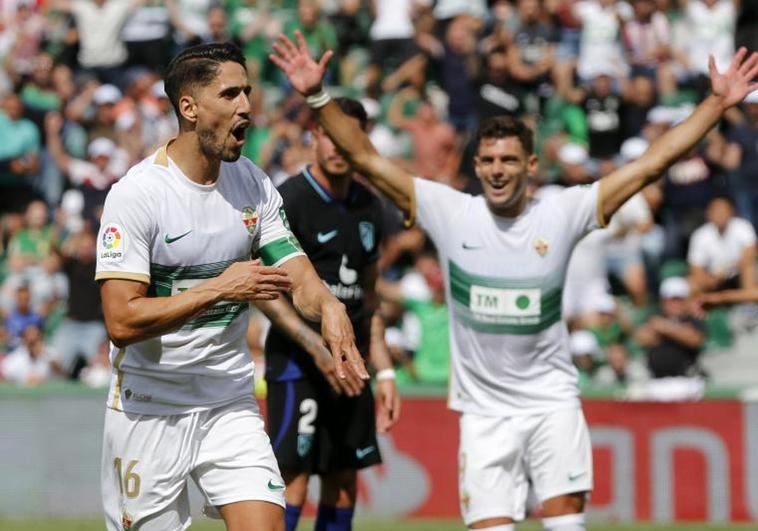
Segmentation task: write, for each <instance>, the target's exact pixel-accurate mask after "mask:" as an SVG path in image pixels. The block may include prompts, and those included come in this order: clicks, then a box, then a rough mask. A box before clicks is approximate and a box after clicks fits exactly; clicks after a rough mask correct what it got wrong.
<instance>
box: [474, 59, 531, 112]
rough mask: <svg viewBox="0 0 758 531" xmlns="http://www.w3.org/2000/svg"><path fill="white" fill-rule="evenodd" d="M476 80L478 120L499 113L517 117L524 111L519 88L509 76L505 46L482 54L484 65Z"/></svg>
mask: <svg viewBox="0 0 758 531" xmlns="http://www.w3.org/2000/svg"><path fill="white" fill-rule="evenodd" d="M478 81H479V98H478V103H477V112H478V115H479V120H483V119H484V118H487V117H489V116H496V115H499V114H509V115H511V116H516V117H518V116H521V114H522V113H523V112H524V110H523V106H522V103H521V89H520V88H519V87H518V86H517V85H516V83H515V81H514V80H513V78H512V76H511V71H510V67H509V61H508V52H507V49H506V47H505V46H503V45H500V46H496V47H494V48H493V49H491V50H490V51H489V52H488V53H487V54H486V55H485V56H484V66H483V69H482V72H481V77H480V78H479V80H478Z"/></svg>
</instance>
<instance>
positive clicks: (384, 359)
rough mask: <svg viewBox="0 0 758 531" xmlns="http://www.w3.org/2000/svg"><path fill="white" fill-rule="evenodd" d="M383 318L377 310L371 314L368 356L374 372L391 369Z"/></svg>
mask: <svg viewBox="0 0 758 531" xmlns="http://www.w3.org/2000/svg"><path fill="white" fill-rule="evenodd" d="M384 330H385V326H384V319H382V316H381V315H379V313H378V312H376V313H374V315H372V316H371V344H370V346H369V358H370V361H371V365H373V367H374V370H375V371H376V372H379V371H383V370H385V369H392V367H393V364H392V357H391V356H390V353H389V349H388V348H387V343H386V342H385V341H384Z"/></svg>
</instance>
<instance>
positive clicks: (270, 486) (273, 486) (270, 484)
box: [268, 479, 284, 490]
mask: <svg viewBox="0 0 758 531" xmlns="http://www.w3.org/2000/svg"><path fill="white" fill-rule="evenodd" d="M283 488H284V485H278V484H276V483H274V482H272V481H271V480H270V479H269V480H268V490H282V489H283Z"/></svg>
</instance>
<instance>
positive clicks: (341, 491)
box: [321, 469, 358, 507]
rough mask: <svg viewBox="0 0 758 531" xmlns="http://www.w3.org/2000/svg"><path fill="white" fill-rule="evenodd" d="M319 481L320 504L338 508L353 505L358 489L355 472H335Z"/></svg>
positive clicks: (348, 470)
mask: <svg viewBox="0 0 758 531" xmlns="http://www.w3.org/2000/svg"><path fill="white" fill-rule="evenodd" d="M321 479H322V481H321V503H325V504H327V505H333V506H338V507H347V506H353V505H355V496H356V491H357V488H358V486H357V485H358V480H357V473H356V471H355V470H351V469H346V470H337V471H334V472H331V473H329V474H327V475H325V476H323V477H322V478H321Z"/></svg>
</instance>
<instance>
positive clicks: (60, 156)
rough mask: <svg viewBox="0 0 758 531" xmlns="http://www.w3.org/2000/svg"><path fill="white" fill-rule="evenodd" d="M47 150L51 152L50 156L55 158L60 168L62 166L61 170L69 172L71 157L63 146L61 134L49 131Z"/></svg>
mask: <svg viewBox="0 0 758 531" xmlns="http://www.w3.org/2000/svg"><path fill="white" fill-rule="evenodd" d="M47 150H48V151H49V152H50V156H52V157H53V160H54V161H55V163H56V164H57V165H58V168H60V170H61V171H63V172H66V173H68V162H69V158H68V155H67V154H66V151H65V149H64V148H63V142H61V137H60V136H59V134H57V133H55V134H52V133H48V135H47Z"/></svg>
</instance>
